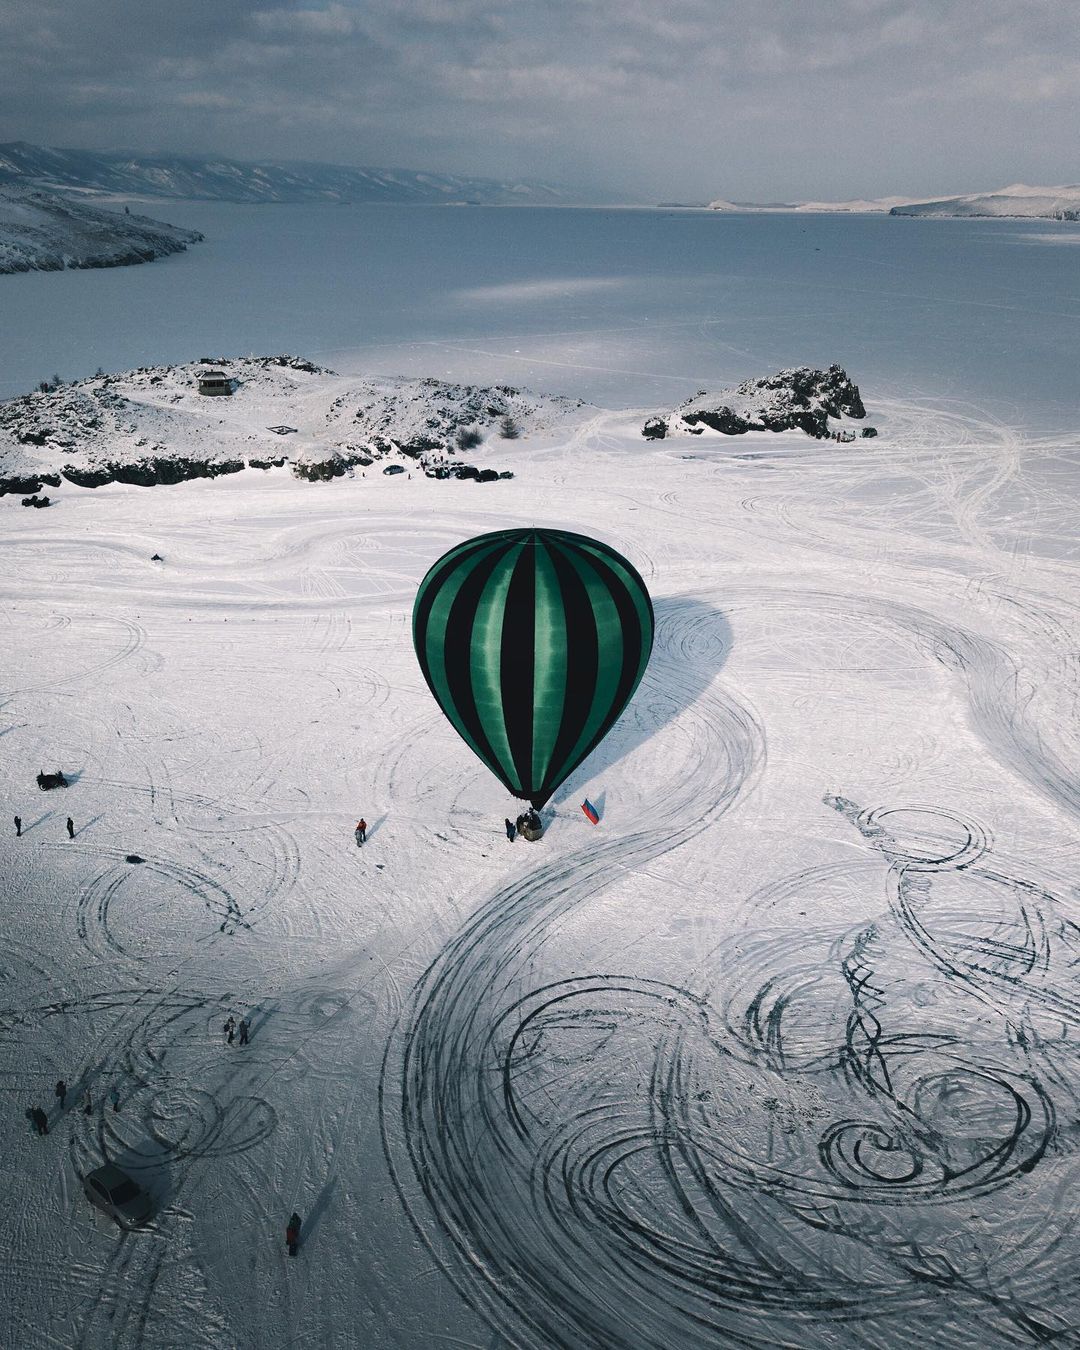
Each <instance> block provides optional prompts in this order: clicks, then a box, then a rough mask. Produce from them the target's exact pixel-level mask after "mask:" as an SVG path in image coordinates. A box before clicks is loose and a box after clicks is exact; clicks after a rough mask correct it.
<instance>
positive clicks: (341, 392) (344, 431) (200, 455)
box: [0, 356, 582, 494]
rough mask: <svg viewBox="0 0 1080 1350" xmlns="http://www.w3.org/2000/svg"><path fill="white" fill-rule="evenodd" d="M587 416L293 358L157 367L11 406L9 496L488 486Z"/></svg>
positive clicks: (548, 404) (562, 403) (507, 393)
mask: <svg viewBox="0 0 1080 1350" xmlns="http://www.w3.org/2000/svg"><path fill="white" fill-rule="evenodd" d="M210 369H217V370H221V371H223V372H224V373H225V374H226V375H227V376H228V377H229V379H230V380H231V382H232V388H233V390H234V392H233V393H232V394H231V395H217V396H207V395H204V394H200V393H199V390H198V385H199V376H200V374H201V373H205V372H206V371H208V370H210ZM581 406H582V405H581V404H579V403H576V402H574V401H572V400H569V399H560V398H548V397H543V396H534V395H532V394H528V393H525V392H522V391H521V390H517V389H512V388H510V387H509V386H501V387H498V388H479V387H476V386H472V385H459V384H448V383H446V382H444V381H442V380H433V379H422V380H395V379H378V380H364V379H356V378H355V377H345V376H340V375H336V374H334V373H333V372H332V371H329V370H324V369H322V368H320V367H319V366H316V365H313V364H312V363H311V362H310V361H304V360H301V359H300V358H298V357H291V356H272V357H252V358H247V359H243V360H241V359H228V360H218V359H214V360H213V361H210V360H206V361H201V362H192V363H190V364H188V365H180V366H151V367H146V368H144V369H141V370H134V371H128V372H126V373H123V374H119V375H104V374H103V375H100V376H96V377H94V378H92V379H89V380H80V381H79V382H77V383H75V384H70V385H63V386H60V387H59V388H56V389H46V390H41V391H38V392H37V393H33V394H27V395H24V396H23V397H22V398H17V399H12V400H10V401H9V402H6V403H0V494H2V493H3V492H4V491H8V492H19V493H23V492H36V491H38V490H39V488H40V486H41V484H42V483H46V484H49V485H51V486H58V485H59V483H60V481H61V479H62V478H65V479H67V480H68V481H69V482H73V483H78V484H80V485H82V486H85V487H98V486H100V485H102V484H105V483H108V482H113V481H119V482H128V483H139V484H144V485H150V484H154V483H175V482H179V481H181V480H183V479H186V478H205V477H217V476H218V475H219V474H223V473H234V472H238V471H240V470H241V469H243V468H245V467H247V466H251V467H255V468H260V469H266V468H269V467H272V466H275V465H276V466H281V465H283V464H289V465H291V467H292V471H293V473H294V474H295V475H296V476H297V477H299V478H307V479H314V480H322V479H328V478H335V477H341V476H342V475H344V474H345V473H347V472H349V471H350V470H351V469H354V468H357V467H359V468H361V469H362V468H366V467H367V466H369V465H371V464H373V463H375V462H376V461H380V462H382V461H385V463H383V464H382V467H383V468H384V469H386V470H390V471H391V472H394V471H399V470H400V469H402V468H404V469H406V470H412V469H418V470H419V471H420V472H423V473H426V474H427V476H428V477H432V478H443V477H468V478H479V479H480V480H481V481H488V480H490V479H494V478H497V477H499V476H500V473H508V472H509V471H508V470H506V469H505V466H504V465H502V464H499V465H497V466H495V467H493V466H492V464H491V463H490V462H489V461H491V460H493V459H494V458H496V449H497V448H502V449H503V450H506V449H508V447H509V440H510V439H515V440H516V439H517V437H518V436H523V435H526V434H528V433H529V432H534V431H537V430H541V429H544V428H547V427H552V426H556V425H558V424H559V423H561V422H562V421H564V420H565V419H566V418H568V417H569V416H571V415H572V414H574V413H576V412H577V410H578V409H579V408H580V407H581ZM506 419H509V422H510V424H507V422H506ZM511 424H512V425H511ZM508 431H509V432H510V433H511V436H510V437H509V438H508V437H507V436H506V434H505V433H506V432H508ZM462 454H465V455H467V457H468V459H469V460H470V461H471V460H473V459H479V460H480V461H481V462H482V463H481V466H480V467H477V465H475V464H472V463H466V462H463V461H462V458H461V456H462Z"/></svg>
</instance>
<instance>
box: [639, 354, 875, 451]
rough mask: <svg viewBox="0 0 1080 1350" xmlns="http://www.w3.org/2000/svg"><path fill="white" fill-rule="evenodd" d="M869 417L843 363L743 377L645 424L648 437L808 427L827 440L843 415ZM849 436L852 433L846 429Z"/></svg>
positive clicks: (703, 392)
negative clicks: (726, 387) (745, 378)
mask: <svg viewBox="0 0 1080 1350" xmlns="http://www.w3.org/2000/svg"><path fill="white" fill-rule="evenodd" d="M865 416H866V409H865V407H864V406H863V401H862V398H861V396H860V394H859V386H858V385H857V384H852V382H851V379H850V378H849V376H848V373H847V371H846V370H844V368H843V367H842V366H835V365H834V366H830V367H829V369H828V370H815V369H813V368H812V367H810V366H796V367H794V368H793V369H791V370H780V371H777V372H776V374H775V375H766V376H763V377H762V378H760V379H756V380H745V381H744V382H743V383H742V384H740V385H739V386H738V387H737V388H735V389H720V390H717V391H715V392H710V391H708V390H705V389H703V390H701V391H700V392H699V393H697V394H695V395H694V397H693V398H690V399H687V400H686V402H685V403H681V404H679V406H678V407H677V408H675V409H674V410H673V411H672V412H670V413H665V414H664V415H663V416H662V417H650V418H649V419H648V420H647V421H646V422H645V425H644V426H643V427H642V435H643V436H644V437H645V438H646V440H650V441H658V440H663V439H664V438H665V437H667V436H686V435H691V436H698V435H700V434H701V433H702V432H703V431H705V430H710V431H718V432H720V433H721V434H723V435H725V436H741V435H743V434H744V433H745V432H748V431H794V430H799V431H804V432H806V434H807V435H808V436H814V437H817V438H818V439H824V438H825V437H827V436H830V435H832V434H833V433H834V432H839V431H841V426H840V425H837V426H836V427H834V426H832V425H831V423H830V421H829V419H830V418H832V419H834V420H835V421H836V422H837V423H838V424H839V423H841V421H842V419H843V418H855V419H857V420H860V421H861V420H862V419H863V418H864V417H865ZM861 431H862V434H863V436H866V437H869V436H875V435H877V432H876V430H875V429H874V428H873V427H863V428H861ZM843 434H845V436H852V434H853V433H851V432H850V431H844V433H843Z"/></svg>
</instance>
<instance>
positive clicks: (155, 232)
mask: <svg viewBox="0 0 1080 1350" xmlns="http://www.w3.org/2000/svg"><path fill="white" fill-rule="evenodd" d="M202 237H203V236H202V235H201V234H199V232H198V231H197V230H182V229H179V228H178V227H177V226H175V225H166V224H165V223H164V221H160V220H152V219H151V218H150V217H149V216H140V215H131V214H126V213H122V212H119V211H106V210H102V209H101V208H100V207H94V206H87V205H85V204H84V203H82V202H73V201H70V200H69V199H68V198H66V197H60V196H57V195H56V194H55V193H52V192H40V191H34V190H32V189H27V188H21V187H17V186H0V272H59V271H61V270H62V269H63V268H65V267H123V266H125V265H126V264H128V263H141V262H152V261H153V259H154V258H164V257H166V256H167V255H168V254H170V253H182V252H183V251H184V249H186V248H187V246H188V244H195V243H198V242H199V241H200V240H201V239H202Z"/></svg>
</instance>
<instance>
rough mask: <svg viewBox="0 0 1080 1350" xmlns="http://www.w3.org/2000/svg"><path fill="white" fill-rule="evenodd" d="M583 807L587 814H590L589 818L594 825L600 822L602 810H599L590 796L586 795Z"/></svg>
mask: <svg viewBox="0 0 1080 1350" xmlns="http://www.w3.org/2000/svg"><path fill="white" fill-rule="evenodd" d="M581 809H582V810H583V811H584V812H585V814H586V815H587V816H588V818H589V819H590V820H591V821H592V823H593V824H594V825H599V824H600V812H599V811H597V809H596V807H595V806H593V804H592V802H591V801H589V799H588V797H586V798H585V800H584V801H583V802H582V803H581Z"/></svg>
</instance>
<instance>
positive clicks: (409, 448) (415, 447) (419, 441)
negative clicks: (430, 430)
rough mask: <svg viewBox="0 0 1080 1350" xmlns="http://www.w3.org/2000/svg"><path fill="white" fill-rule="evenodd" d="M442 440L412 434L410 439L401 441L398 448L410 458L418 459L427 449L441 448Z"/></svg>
mask: <svg viewBox="0 0 1080 1350" xmlns="http://www.w3.org/2000/svg"><path fill="white" fill-rule="evenodd" d="M442 448H443V443H442V441H435V440H432V439H431V438H430V437H429V436H414V437H413V439H412V440H411V441H402V442H401V444H400V445H399V446H398V449H399V450H400V451H401V453H402V454H403V455H408V456H409V458H410V459H419V458H420V456H421V455H422V454H425V453H426V452H427V451H428V450H441V449H442Z"/></svg>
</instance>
